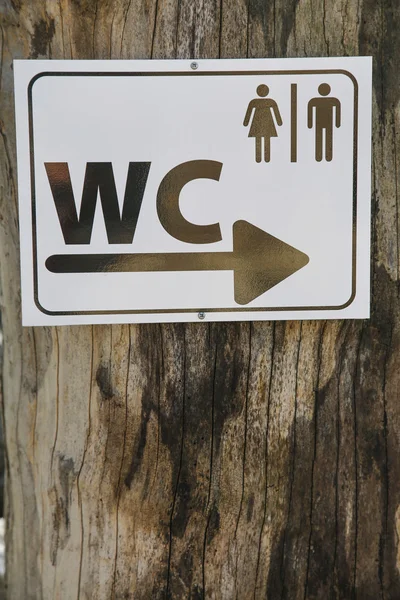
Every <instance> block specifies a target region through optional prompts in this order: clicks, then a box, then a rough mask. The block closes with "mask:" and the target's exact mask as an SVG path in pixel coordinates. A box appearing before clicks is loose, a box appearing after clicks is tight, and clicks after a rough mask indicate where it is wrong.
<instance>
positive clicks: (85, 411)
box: [0, 0, 400, 600]
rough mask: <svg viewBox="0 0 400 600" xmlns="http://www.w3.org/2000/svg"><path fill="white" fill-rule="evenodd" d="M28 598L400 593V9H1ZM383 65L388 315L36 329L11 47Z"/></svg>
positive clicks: (89, 54) (20, 504)
mask: <svg viewBox="0 0 400 600" xmlns="http://www.w3.org/2000/svg"><path fill="white" fill-rule="evenodd" d="M0 24H1V29H0V32H1V39H0V53H1V54H0V61H1V75H0V76H1V81H0V117H1V121H0V202H1V205H0V264H1V267H0V286H1V310H2V319H3V327H4V369H3V396H4V403H3V412H4V424H5V438H6V444H7V456H6V462H7V502H6V512H7V527H8V533H7V582H8V588H9V598H10V599H13V600H29V599H42V598H43V599H45V600H47V599H49V600H50V599H53V598H61V599H69V598H71V599H72V598H73V599H75V598H79V599H81V600H83V599H87V600H89V599H96V600H97V599H98V600H103V599H104V600H108V599H110V598H116V599H123V598H125V599H128V598H129V599H130V598H132V599H133V598H134V599H135V600H139V599H146V600H147V599H150V598H154V599H162V598H174V599H181V598H182V599H183V598H192V599H194V600H196V599H200V598H215V599H223V600H225V599H226V600H232V599H236V598H237V599H239V600H247V599H255V600H257V599H261V598H268V599H270V600H277V599H290V600H297V599H306V598H307V599H312V598H318V599H319V598H321V599H326V598H345V599H350V598H359V599H360V600H368V599H371V600H376V599H378V598H381V599H397V598H400V576H399V567H400V547H399V536H400V403H399V377H400V368H399V366H400V364H399V347H400V310H399V309H400V300H399V280H400V272H399V264H400V263H399V208H398V207H399V196H398V189H397V187H398V186H397V181H398V173H399V158H398V150H397V143H398V142H399V131H400V103H399V101H400V77H399V71H398V67H399V64H400V36H399V33H398V32H399V31H400V6H399V3H398V2H397V1H396V0H379V1H376V0H359V1H358V2H355V1H351V0H331V1H329V2H326V1H325V0H301V2H299V1H298V0H274V2H272V1H270V0H264V1H261V0H112V1H111V0H98V1H94V0H81V1H77V0H58V1H53V0H1V2H0ZM358 54H361V55H369V54H372V55H373V56H374V90H373V113H374V118H373V240H372V256H373V277H372V317H371V319H370V320H369V321H329V322H323V321H321V322H279V323H275V324H274V323H236V324H223V323H218V324H207V323H201V324H200V323H199V324H190V325H183V324H179V325H173V324H172V325H143V326H128V325H124V326H112V327H111V326H94V327H89V326H86V327H59V328H55V327H54V328H49V327H47V328H46V327H42V328H35V329H29V328H24V329H23V328H22V327H21V315H20V283H19V258H18V252H19V241H18V214H17V188H16V155H15V130H14V108H13V71H12V59H13V58H29V57H30V58H33V59H34V58H68V59H69V58H74V59H78V58H89V59H90V58H175V57H178V58H187V59H189V58H218V57H221V58H226V57H246V56H248V57H275V56H277V57H284V56H340V55H358Z"/></svg>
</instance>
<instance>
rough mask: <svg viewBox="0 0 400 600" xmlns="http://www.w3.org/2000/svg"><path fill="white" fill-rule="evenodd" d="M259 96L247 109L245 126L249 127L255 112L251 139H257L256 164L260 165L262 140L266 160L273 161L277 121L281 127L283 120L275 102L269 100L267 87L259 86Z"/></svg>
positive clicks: (251, 127)
mask: <svg viewBox="0 0 400 600" xmlns="http://www.w3.org/2000/svg"><path fill="white" fill-rule="evenodd" d="M257 94H258V96H259V98H254V100H251V102H250V103H249V106H248V107H247V112H246V116H245V118H244V121H243V125H244V126H245V127H247V126H248V124H249V122H250V119H251V116H252V114H253V110H254V115H253V119H252V121H251V125H250V131H249V137H254V138H256V162H258V163H259V162H261V160H262V140H264V160H265V162H269V161H270V160H271V138H272V137H277V136H278V133H277V130H276V126H275V121H276V124H277V125H278V126H281V125H282V118H281V114H280V112H279V108H278V105H277V103H276V102H275V100H271V99H270V98H267V96H268V94H269V88H268V86H267V85H264V84H262V85H259V86H258V88H257ZM274 118H275V120H274Z"/></svg>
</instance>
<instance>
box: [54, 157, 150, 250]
mask: <svg viewBox="0 0 400 600" xmlns="http://www.w3.org/2000/svg"><path fill="white" fill-rule="evenodd" d="M150 164H151V163H148V162H137V163H136V162H134V163H129V168H128V177H127V180H126V186H125V196H124V205H123V208H122V216H121V215H120V209H119V204H118V196H117V190H116V187H115V180H114V173H113V169H112V164H111V163H87V164H86V173H85V181H84V184H83V193H82V203H81V209H80V214H79V219H78V214H77V210H76V204H75V199H74V192H73V190H72V184H71V177H70V174H69V168H68V163H63V162H60V163H45V168H46V172H47V177H48V178H49V183H50V187H51V191H52V194H53V198H54V204H55V205H56V209H57V214H58V218H59V221H60V225H61V229H62V233H63V236H64V241H65V243H66V244H90V239H91V236H92V229H93V221H94V215H95V211H96V202H97V196H98V194H99V193H100V199H101V206H102V209H103V216H104V223H105V226H106V231H107V238H108V243H109V244H131V243H132V241H133V236H134V235H135V230H136V225H137V221H138V217H139V212H140V207H141V205H142V200H143V195H144V190H145V187H146V182H147V177H148V174H149V170H150Z"/></svg>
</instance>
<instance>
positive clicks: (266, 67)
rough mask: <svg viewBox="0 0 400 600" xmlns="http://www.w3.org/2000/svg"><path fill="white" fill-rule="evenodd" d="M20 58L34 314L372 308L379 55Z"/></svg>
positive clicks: (290, 313)
mask: <svg viewBox="0 0 400 600" xmlns="http://www.w3.org/2000/svg"><path fill="white" fill-rule="evenodd" d="M14 69H15V102H16V127H17V153H18V188H19V209H20V210H19V215H20V234H21V277H22V309H23V323H24V325H52V324H53V325H62V324H84V323H124V322H125V323H129V322H131V323H136V322H167V321H198V320H199V319H202V320H209V321H228V320H233V321H239V320H278V319H342V318H365V317H368V316H369V296H370V218H371V216H370V179H371V94H372V83H371V77H372V75H371V73H372V60H371V59H370V58H310V59H257V60H199V61H196V62H194V61H185V60H179V61H178V60H173V61H118V60H117V61H41V60H37V61H14Z"/></svg>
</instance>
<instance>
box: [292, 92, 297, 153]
mask: <svg viewBox="0 0 400 600" xmlns="http://www.w3.org/2000/svg"><path fill="white" fill-rule="evenodd" d="M290 162H297V83H292V84H291V85H290Z"/></svg>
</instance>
